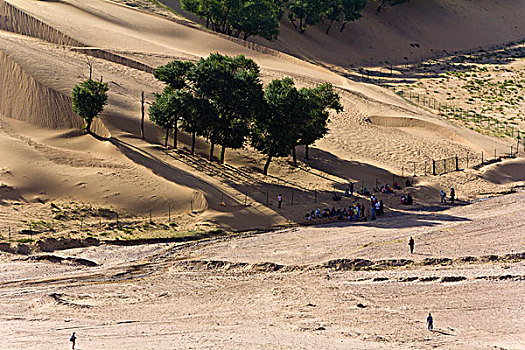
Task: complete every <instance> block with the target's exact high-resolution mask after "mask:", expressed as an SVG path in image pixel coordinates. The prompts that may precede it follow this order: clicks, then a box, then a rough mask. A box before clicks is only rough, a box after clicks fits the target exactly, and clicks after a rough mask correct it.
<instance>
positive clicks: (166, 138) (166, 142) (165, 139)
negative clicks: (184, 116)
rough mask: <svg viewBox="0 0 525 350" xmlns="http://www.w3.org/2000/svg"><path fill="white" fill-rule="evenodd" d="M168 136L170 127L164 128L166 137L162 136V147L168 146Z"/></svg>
mask: <svg viewBox="0 0 525 350" xmlns="http://www.w3.org/2000/svg"><path fill="white" fill-rule="evenodd" d="M169 138H170V128H166V137H165V138H164V147H166V148H168V139H169Z"/></svg>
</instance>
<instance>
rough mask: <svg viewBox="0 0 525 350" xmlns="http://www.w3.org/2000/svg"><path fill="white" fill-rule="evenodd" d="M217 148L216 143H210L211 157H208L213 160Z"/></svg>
mask: <svg viewBox="0 0 525 350" xmlns="http://www.w3.org/2000/svg"><path fill="white" fill-rule="evenodd" d="M214 148H215V143H214V142H213V141H212V142H211V145H210V157H209V158H208V159H209V161H210V162H211V161H212V160H213V149H214Z"/></svg>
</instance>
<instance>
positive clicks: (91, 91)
mask: <svg viewBox="0 0 525 350" xmlns="http://www.w3.org/2000/svg"><path fill="white" fill-rule="evenodd" d="M108 90H109V87H108V84H107V83H103V82H98V81H94V80H91V79H87V80H85V81H82V82H80V83H78V84H76V85H75V86H74V87H73V91H72V93H71V98H72V101H73V111H74V112H75V113H76V114H78V115H79V116H80V117H81V118H82V119H83V120H84V122H85V123H86V124H85V129H86V131H87V132H88V133H90V132H91V123H92V122H93V119H95V118H96V117H97V116H98V115H99V114H100V113H102V111H103V110H104V106H105V105H106V104H107V101H108V94H107V92H108Z"/></svg>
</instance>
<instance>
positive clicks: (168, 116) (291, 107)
mask: <svg viewBox="0 0 525 350" xmlns="http://www.w3.org/2000/svg"><path fill="white" fill-rule="evenodd" d="M154 75H155V77H156V78H157V79H159V80H161V81H162V82H164V83H165V84H166V87H165V88H164V91H163V92H162V93H161V94H157V95H156V100H155V102H154V103H153V104H152V105H151V107H150V109H149V115H150V119H151V120H152V121H153V122H154V123H155V124H157V125H159V126H161V127H163V128H164V129H166V145H167V140H168V135H169V133H170V131H171V130H173V131H174V134H175V137H174V147H176V146H177V136H176V135H177V133H178V130H179V128H180V129H182V130H183V131H185V132H188V133H190V134H191V135H192V144H191V152H192V154H193V153H194V152H195V139H196V136H201V137H204V138H205V139H207V140H208V142H209V143H210V153H209V159H210V160H212V159H213V154H214V148H215V146H216V145H220V146H221V147H222V148H221V155H220V161H221V162H222V163H224V160H225V152H226V149H227V148H231V149H239V148H242V147H244V146H245V145H246V144H248V143H249V144H250V145H251V146H252V147H253V148H255V149H256V150H258V151H259V152H261V153H263V154H265V155H266V156H267V161H266V164H265V166H264V174H267V173H268V167H269V165H270V162H271V160H272V158H274V157H285V156H288V155H290V154H292V155H293V161H294V163H296V161H297V158H296V156H295V148H296V146H298V145H303V146H305V147H306V157H307V158H308V146H309V145H312V144H313V143H314V142H315V141H316V140H318V139H320V138H322V137H323V136H324V135H326V133H327V132H328V122H329V111H330V110H335V111H337V112H340V111H342V110H343V108H342V106H341V103H340V97H339V95H338V94H337V93H336V92H335V91H334V89H333V87H332V86H331V85H330V84H322V85H319V86H317V87H315V88H301V89H297V88H296V87H295V85H294V82H293V80H292V79H290V78H284V79H275V80H273V81H272V82H270V83H269V84H268V85H267V86H266V87H265V88H264V87H263V85H262V83H261V81H260V69H259V66H258V65H257V64H256V63H255V62H254V61H253V60H251V59H248V58H246V57H244V56H242V55H240V56H236V57H229V56H223V55H221V54H218V53H215V54H212V55H210V56H209V57H208V58H206V59H204V58H201V59H200V60H199V61H198V62H196V63H193V62H185V61H178V60H176V61H172V62H170V63H168V64H166V65H165V66H161V67H159V68H157V69H156V70H155V72H154Z"/></svg>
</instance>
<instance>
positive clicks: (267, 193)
mask: <svg viewBox="0 0 525 350" xmlns="http://www.w3.org/2000/svg"><path fill="white" fill-rule="evenodd" d="M266 206H268V190H266Z"/></svg>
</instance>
